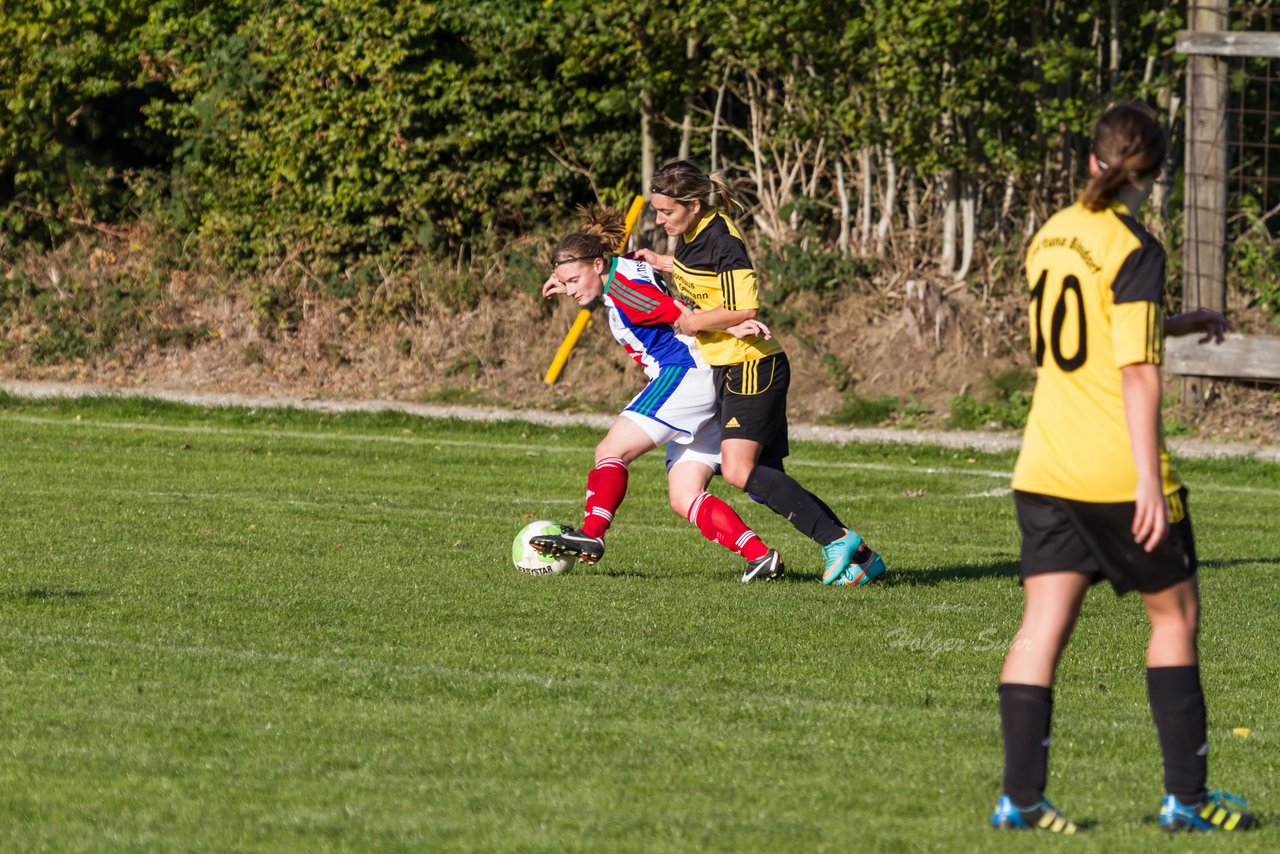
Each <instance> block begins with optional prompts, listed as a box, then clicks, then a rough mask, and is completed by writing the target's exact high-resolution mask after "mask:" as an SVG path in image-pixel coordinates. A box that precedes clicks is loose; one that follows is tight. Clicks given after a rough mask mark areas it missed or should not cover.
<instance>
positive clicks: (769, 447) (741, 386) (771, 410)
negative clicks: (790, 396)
mask: <svg viewBox="0 0 1280 854" xmlns="http://www.w3.org/2000/svg"><path fill="white" fill-rule="evenodd" d="M715 377H716V401H717V403H718V404H719V409H720V439H721V441H723V440H725V439H750V440H751V441H753V442H759V443H760V445H761V451H760V459H761V460H762V461H773V462H777V463H781V462H782V458H783V457H785V456H786V455H787V454H789V453H790V452H791V450H790V447H789V446H788V443H787V389H788V388H789V387H790V385H791V364H790V363H789V362H788V361H787V354H786V353H775V354H773V355H772V356H765V357H764V358H762V359H755V360H753V361H750V362H741V363H739V364H736V365H717V366H716V369H715Z"/></svg>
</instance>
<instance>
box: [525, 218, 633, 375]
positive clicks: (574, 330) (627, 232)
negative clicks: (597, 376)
mask: <svg viewBox="0 0 1280 854" xmlns="http://www.w3.org/2000/svg"><path fill="white" fill-rule="evenodd" d="M642 213H644V196H636V197H635V198H634V199H632V201H631V209H630V210H628V211H627V220H626V225H625V227H624V229H623V232H622V241H621V242H620V243H619V244H618V252H622V251H623V250H625V249H626V248H627V241H628V240H630V239H631V232H632V231H633V230H634V229H635V227H636V223H637V222H639V221H640V214H642ZM590 322H591V309H589V308H584V309H582V310H580V311H579V312H578V316H577V317H575V318H574V319H573V325H572V326H570V327H569V331H568V333H567V334H566V335H565V336H564V340H563V341H561V342H560V348H559V349H558V350H556V356H555V358H554V359H552V360H551V367H549V368H547V376H546V377H545V378H544V379H543V382H545V383H546V384H547V385H555V382H556V380H558V379H560V372H561V371H563V370H564V365H565V362H567V361H569V354H570V353H572V352H573V348H574V347H575V346H577V343H578V339H579V338H580V337H582V331H583V330H584V329H586V328H587V324H588V323H590Z"/></svg>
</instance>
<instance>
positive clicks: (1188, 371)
mask: <svg viewBox="0 0 1280 854" xmlns="http://www.w3.org/2000/svg"><path fill="white" fill-rule="evenodd" d="M1199 340H1200V336H1199V335H1183V336H1181V337H1178V338H1172V337H1170V338H1166V339H1165V343H1164V348H1165V349H1164V352H1165V359H1164V364H1165V368H1166V369H1167V370H1168V371H1169V372H1171V373H1174V374H1179V375H1181V376H1189V377H1231V378H1233V379H1249V380H1280V335H1240V334H1238V333H1237V334H1231V335H1228V336H1227V337H1226V340H1224V341H1223V342H1222V343H1221V344H1214V343H1213V342H1209V343H1208V344H1198V343H1196V342H1197V341H1199Z"/></svg>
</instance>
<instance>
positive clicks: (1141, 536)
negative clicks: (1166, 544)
mask: <svg viewBox="0 0 1280 854" xmlns="http://www.w3.org/2000/svg"><path fill="white" fill-rule="evenodd" d="M1132 531H1133V541H1134V542H1135V543H1137V544H1139V545H1140V546H1142V549H1143V551H1146V552H1153V551H1155V550H1156V547H1157V546H1159V545H1160V543H1161V542H1163V541H1164V538H1165V535H1166V534H1167V533H1169V511H1168V509H1167V508H1166V507H1165V503H1164V490H1162V489H1161V488H1160V482H1159V481H1158V480H1157V481H1155V482H1153V483H1139V484H1138V494H1137V497H1136V498H1135V499H1134V507H1133V526H1132Z"/></svg>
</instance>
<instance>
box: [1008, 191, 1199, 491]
mask: <svg viewBox="0 0 1280 854" xmlns="http://www.w3.org/2000/svg"><path fill="white" fill-rule="evenodd" d="M1164 271H1165V252H1164V249H1163V247H1161V246H1160V244H1159V243H1158V242H1157V241H1156V239H1155V238H1154V237H1152V236H1151V234H1150V233H1149V232H1148V231H1147V229H1146V228H1144V227H1143V226H1142V224H1141V223H1139V222H1138V221H1137V220H1136V219H1134V217H1133V215H1132V214H1131V213H1130V212H1129V211H1128V210H1126V209H1125V208H1124V207H1123V205H1121V204H1120V203H1118V202H1116V203H1113V204H1111V205H1110V206H1109V207H1108V208H1107V209H1106V210H1105V211H1103V212H1101V213H1098V212H1094V211H1091V210H1089V209H1088V208H1087V207H1085V205H1084V204H1083V203H1082V202H1077V203H1076V204H1074V205H1072V206H1071V207H1069V208H1066V209H1064V210H1062V211H1059V212H1058V213H1057V214H1055V215H1054V216H1053V217H1051V218H1050V219H1049V221H1048V222H1046V223H1045V224H1044V227H1043V228H1041V229H1040V231H1039V232H1038V233H1037V234H1036V236H1035V238H1034V239H1033V240H1032V242H1031V246H1030V248H1029V249H1028V250H1027V284H1028V287H1029V288H1030V289H1031V305H1030V329H1031V346H1032V349H1033V350H1034V352H1035V359H1036V393H1035V397H1034V401H1033V404H1032V407H1031V413H1030V415H1029V416H1028V419H1027V429H1026V435H1025V437H1024V439H1023V446H1022V453H1021V454H1020V455H1019V457H1018V464H1017V467H1016V468H1015V469H1014V476H1013V488H1014V489H1017V490H1022V491H1025V492H1035V493H1039V494H1041V495H1053V496H1057V497H1059V498H1069V499H1072V500H1075V501H1094V502H1120V501H1132V500H1133V496H1134V492H1135V491H1136V489H1137V484H1138V472H1137V469H1136V467H1135V466H1134V461H1133V455H1132V454H1131V453H1130V449H1129V428H1128V425H1127V423H1126V421H1125V409H1124V398H1123V395H1122V394H1121V382H1120V371H1119V369H1120V368H1121V367H1123V366H1124V365H1130V364H1135V363H1141V362H1145V363H1152V364H1159V363H1160V362H1161V360H1162V356H1163V332H1162V324H1163V321H1164V312H1163V304H1164ZM1159 450H1160V469H1161V477H1162V480H1163V489H1164V493H1165V495H1172V494H1174V493H1176V492H1177V491H1178V489H1179V488H1180V486H1181V484H1180V483H1179V482H1178V478H1177V476H1176V475H1175V474H1174V472H1173V470H1172V468H1171V467H1170V464H1169V454H1168V452H1167V451H1166V450H1165V448H1164V442H1163V439H1162V440H1161V442H1160V449H1159Z"/></svg>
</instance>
